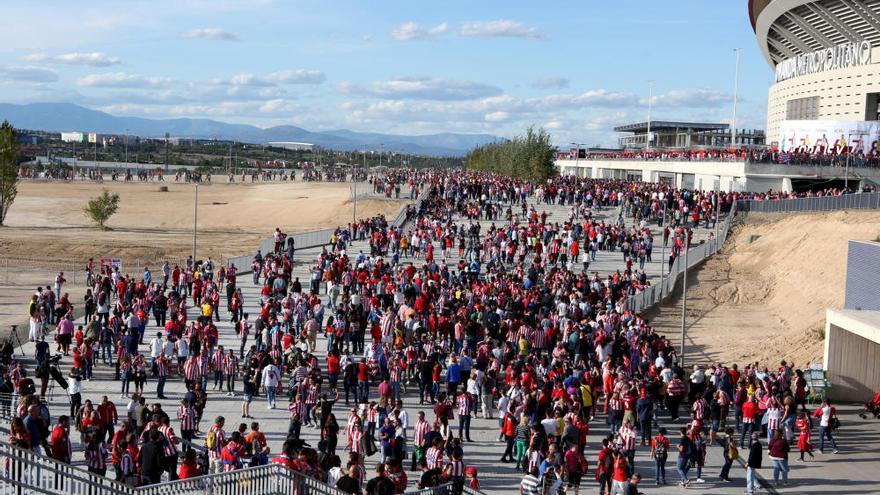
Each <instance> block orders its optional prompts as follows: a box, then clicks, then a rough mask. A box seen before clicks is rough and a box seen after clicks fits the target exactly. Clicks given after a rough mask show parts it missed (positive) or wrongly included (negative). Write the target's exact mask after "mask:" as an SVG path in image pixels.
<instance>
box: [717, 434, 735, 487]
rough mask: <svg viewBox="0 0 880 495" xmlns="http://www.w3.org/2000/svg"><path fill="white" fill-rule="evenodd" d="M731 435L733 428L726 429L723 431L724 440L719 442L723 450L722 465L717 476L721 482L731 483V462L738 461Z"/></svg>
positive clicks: (733, 438) (733, 439)
mask: <svg viewBox="0 0 880 495" xmlns="http://www.w3.org/2000/svg"><path fill="white" fill-rule="evenodd" d="M733 435H734V431H733V428H730V427H727V428H726V429H725V430H724V438H722V439H721V441H720V442H719V443H720V444H721V448H722V449H724V450H722V451H721V452H722V456H723V457H724V464H723V465H722V466H721V474H720V476H719V478H721V481H731V479H730V467H731V466H733V461H735V460H737V459H739V450H738V449H737V448H736V438H735V437H734V436H733Z"/></svg>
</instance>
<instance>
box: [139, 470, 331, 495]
mask: <svg viewBox="0 0 880 495" xmlns="http://www.w3.org/2000/svg"><path fill="white" fill-rule="evenodd" d="M291 473H292V471H289V470H287V469H285V468H284V467H282V466H279V465H277V464H267V465H265V466H257V467H251V468H244V469H237V470H235V471H227V472H224V473H218V474H211V475H207V476H198V477H196V478H188V479H185V480H177V481H168V482H164V483H160V484H157V485H149V486H142V487H139V488H137V489H136V490H135V493H137V494H138V495H204V494H210V495H251V494H253V495H256V494H259V495H287V494H292V493H302V494H305V493H310V492H308V491H305V490H302V489H301V488H302V487H303V486H305V485H304V483H303V482H302V481H301V480H300V479H297V478H296V477H295V476H293V475H292V474H291ZM298 488H300V490H299V491H297V489H298ZM332 495H336V494H332Z"/></svg>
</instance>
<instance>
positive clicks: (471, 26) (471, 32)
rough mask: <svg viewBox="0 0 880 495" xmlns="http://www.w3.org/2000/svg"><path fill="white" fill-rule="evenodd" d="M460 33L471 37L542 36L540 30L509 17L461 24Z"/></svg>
mask: <svg viewBox="0 0 880 495" xmlns="http://www.w3.org/2000/svg"><path fill="white" fill-rule="evenodd" d="M458 34H460V35H461V36H466V37H469V38H535V39H537V38H540V37H541V35H540V34H539V33H538V30H537V29H535V28H533V27H529V26H526V25H525V24H523V23H521V22H517V21H511V20H509V19H499V20H497V21H485V22H471V23H466V24H463V25H462V26H461V29H459V31H458Z"/></svg>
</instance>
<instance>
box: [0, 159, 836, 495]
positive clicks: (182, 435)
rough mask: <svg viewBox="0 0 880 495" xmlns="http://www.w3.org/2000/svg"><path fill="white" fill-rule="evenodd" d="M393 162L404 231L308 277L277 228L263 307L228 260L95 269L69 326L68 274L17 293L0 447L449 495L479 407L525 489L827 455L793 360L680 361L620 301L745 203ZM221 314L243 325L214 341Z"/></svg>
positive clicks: (347, 247)
mask: <svg viewBox="0 0 880 495" xmlns="http://www.w3.org/2000/svg"><path fill="white" fill-rule="evenodd" d="M397 174H398V175H396V176H386V177H376V178H375V180H374V182H373V185H374V187H375V190H376V191H377V192H378V191H385V192H386V194H390V193H389V192H388V191H389V188H390V189H391V190H394V189H396V186H395V185H396V184H401V183H409V185H410V187H411V188H412V189H418V190H423V191H425V194H422V195H421V196H420V197H421V199H420V201H418V202H417V204H416V205H414V206H413V208H412V210H411V214H410V215H409V218H410V221H409V222H407V223H405V224H404V225H402V226H399V225H392V224H390V223H389V222H388V221H387V220H386V219H385V218H384V217H382V216H377V217H374V218H368V219H364V220H361V221H359V222H357V223H354V224H348V225H344V226H341V227H339V228H338V229H336V232H335V233H334V234H333V235H332V237H331V238H330V239H329V242H328V244H327V245H326V246H325V247H324V248H323V249H322V250H321V252H320V254H318V255H317V256H316V257H315V258H314V259H313V260H312V261H311V262H309V264H308V266H307V267H305V268H307V269H308V274H309V275H308V277H309V280H308V281H307V282H306V281H300V279H299V277H298V276H297V275H296V273H300V272H296V273H295V270H299V269H301V268H303V267H300V266H298V265H297V262H296V259H295V258H294V254H295V251H296V247H295V246H293V245H292V244H288V243H287V242H286V241H285V239H284V238H283V237H279V238H278V239H276V243H275V249H274V250H273V251H272V252H268V253H261V252H257V254H256V256H255V257H254V259H253V264H252V267H251V269H252V270H253V275H252V281H253V282H254V283H255V284H256V285H258V286H259V287H260V288H261V289H260V293H259V298H258V300H249V301H245V300H244V296H243V294H242V291H241V287H240V280H239V277H238V273H237V271H238V268H237V267H235V266H234V265H233V266H229V267H216V266H214V263H213V261H211V260H207V261H204V262H200V261H194V260H192V259H189V260H187V262H186V263H185V266H180V267H173V268H172V267H170V266H165V267H163V268H162V273H161V275H158V276H153V274H152V273H151V272H150V271H149V270H148V269H145V271H144V273H143V274H138V275H137V276H126V275H123V274H121V273H119V271H118V270H114V269H112V267H104V268H102V269H100V270H98V269H96V270H95V273H94V275H93V276H92V277H91V281H92V283H91V287H90V292H89V293H88V294H87V295H86V299H85V300H84V304H83V309H84V311H83V312H82V313H80V314H82V315H83V317H84V318H83V320H82V323H79V324H77V323H75V316H77V314H78V311H75V308H74V304H73V303H72V302H71V301H70V300H69V298H67V299H65V297H66V295H64V293H63V288H64V283H65V280H64V276H63V274H59V277H57V278H56V281H55V282H56V283H55V287H54V290H52V288H51V287H46V288H45V289H40V290H39V291H38V293H36V294H34V297H33V300H32V303H31V306H32V307H31V309H30V315H29V316H30V317H31V318H32V321H33V320H34V319H35V318H36V324H33V325H32V327H31V334H30V338H31V339H32V340H34V341H35V342H34V348H35V352H34V364H31V363H25V362H22V361H16V360H14V359H13V358H12V356H11V353H7V354H3V355H2V356H3V361H4V363H5V369H4V373H2V381H3V385H2V386H5V387H7V389H9V390H10V391H13V390H14V391H15V392H16V393H17V394H18V402H17V403H16V404H14V405H13V408H14V411H15V413H14V419H13V421H12V423H11V428H10V437H9V439H10V443H13V444H14V445H16V446H18V447H20V448H22V449H28V450H32V451H34V452H42V453H47V454H49V455H51V456H52V457H54V458H55V459H58V460H60V461H63V462H70V461H71V459H72V456H73V453H74V452H73V445H74V442H72V441H71V436H72V435H74V433H73V431H76V432H78V433H79V436H80V439H79V442H78V443H77V445H78V448H79V449H81V450H82V451H83V453H84V457H85V459H86V462H87V465H88V468H89V470H91V471H93V472H95V473H99V474H104V473H106V472H107V468H108V464H110V465H112V468H113V470H115V479H118V480H120V481H123V482H126V483H130V484H150V483H156V482H159V481H160V480H161V479H162V477H163V474H164V473H167V475H166V478H167V479H168V480H173V479H177V478H186V477H191V476H196V475H199V474H203V473H218V472H225V471H233V470H236V469H239V468H242V467H244V466H257V465H262V464H266V463H274V464H279V465H282V466H285V467H287V468H289V469H291V470H293V471H295V472H298V473H300V474H301V475H302V476H306V477H313V478H315V479H317V480H320V481H323V482H326V483H328V484H331V485H333V486H335V487H337V488H339V489H340V490H342V491H344V492H346V493H364V494H367V495H373V494H385V493H403V492H404V491H405V490H406V489H408V488H411V487H412V486H413V485H415V486H417V487H419V488H423V487H430V486H436V485H438V484H442V483H449V484H450V485H451V487H452V490H453V491H454V493H461V492H462V491H463V490H465V487H466V486H467V487H469V488H473V489H478V488H479V484H480V482H479V480H478V473H477V467H478V466H476V464H475V463H474V462H472V461H470V458H471V455H470V454H471V453H472V452H473V449H471V448H469V447H470V445H469V444H471V442H472V436H471V424H472V423H471V422H472V419H475V418H480V419H481V420H482V421H483V422H484V424H485V422H489V424H493V425H496V424H497V428H498V436H497V440H498V441H499V442H503V445H504V453H503V455H502V457H501V459H500V461H501V462H502V463H509V464H511V465H512V466H514V467H515V469H517V470H520V471H521V472H522V477H521V478H519V477H518V478H515V479H513V478H512V479H511V480H509V482H510V484H511V486H513V485H514V484H516V483H517V481H518V480H521V483H520V486H519V489H520V491H521V492H522V493H524V494H537V493H554V494H555V493H558V492H561V491H563V490H567V491H568V492H569V493H577V492H579V491H580V490H582V489H583V490H585V489H586V488H584V487H585V486H586V485H588V484H589V485H592V488H591V489H598V490H599V493H600V494H609V495H610V494H620V493H623V494H626V495H631V494H637V493H639V491H640V490H641V486H642V485H640V483H641V482H642V480H643V479H648V478H651V479H652V481H653V482H655V483H656V484H657V485H661V484H665V483H667V478H666V465H667V460H668V458H669V456H670V455H671V456H672V457H673V458H674V461H673V462H672V464H674V469H675V471H676V473H677V478H678V484H679V485H680V486H681V487H682V488H687V487H689V486H693V485H694V484H699V483H702V482H703V480H705V479H706V478H708V477H709V476H708V474H704V468H708V467H709V466H707V452H708V449H709V448H711V447H713V446H715V445H720V448H722V449H723V450H722V452H723V459H724V461H725V462H724V464H723V465H721V466H717V468H719V469H720V474H719V475H718V479H719V480H722V481H729V480H730V479H731V477H732V476H733V475H732V474H731V466H732V463H733V461H735V460H736V459H737V458H739V456H740V454H739V450H740V449H743V451H744V452H743V454H742V456H743V458H744V459H747V461H748V462H747V466H748V470H747V472H746V479H747V482H748V485H747V490H748V491H749V492H750V493H751V492H753V491H754V490H755V473H756V472H757V471H758V470H759V469H761V468H762V460H763V459H764V457H765V456H764V443H762V441H761V440H760V439H761V438H767V440H768V441H767V447H768V450H767V453H768V456H769V459H770V460H771V461H772V464H773V466H774V478H776V479H779V478H780V477H781V481H780V482H781V483H787V482H788V478H787V473H788V471H789V468H788V456H789V450H790V448H791V447H790V446H792V445H796V447H797V449H798V450H799V451H800V452H801V459H804V454H806V455H808V456H810V459H812V458H813V455H814V454H813V449H812V437H811V432H812V431H813V430H814V429H815V428H816V427H818V434H819V437H820V438H819V442H820V445H819V452H820V453H821V452H823V449H824V442H825V441H826V440H828V441H829V443H830V445H831V446H832V448H833V449H834V452H836V451H837V445H836V443H835V442H836V441H835V439H834V436H833V431H834V422H835V418H836V412H835V409H834V408H833V407H832V406H831V405H829V404H827V403H825V404H823V405H822V407H820V408H818V409H816V410H815V411H809V410H808V409H807V400H806V399H807V393H808V389H807V382H806V380H805V378H804V376H803V373H802V372H801V371H800V370H799V369H797V368H796V367H795V366H794V364H793V363H787V362H786V361H781V362H780V363H779V365H778V366H775V365H774V366H772V368H771V367H770V364H769V363H765V364H762V363H748V364H743V365H741V366H738V365H737V364H734V363H701V364H699V365H694V366H692V367H690V368H689V369H687V370H686V369H685V368H684V367H683V366H682V363H680V361H679V359H678V356H677V352H676V349H675V347H674V346H673V345H672V344H671V343H670V341H669V340H668V339H667V338H666V337H665V336H664V335H661V334H659V333H657V332H656V331H655V329H654V328H653V327H652V326H651V324H650V322H649V321H648V320H646V319H645V318H644V317H643V316H642V315H640V314H633V313H632V312H631V311H629V310H627V309H626V305H625V304H624V303H625V300H626V298H627V297H628V296H629V295H632V294H635V293H637V292H639V291H640V290H642V289H643V288H644V287H646V286H648V285H649V284H651V278H650V277H649V276H648V273H647V271H646V269H645V263H646V262H650V261H651V260H652V256H654V255H656V252H655V251H654V250H655V249H656V248H657V247H658V246H660V243H661V242H662V243H663V245H664V246H666V247H668V248H669V252H670V253H671V256H672V257H673V259H674V257H675V256H678V255H679V254H680V252H681V250H683V249H686V247H687V246H688V245H689V244H690V242H691V240H692V235H693V232H694V230H695V229H697V228H698V227H699V226H700V225H711V224H712V223H714V222H716V221H718V218H719V214H721V213H723V212H726V211H728V210H729V208H730V206H731V204H732V203H733V201H736V200H738V199H741V198H744V197H748V196H749V195H747V194H743V193H729V194H728V193H715V192H701V191H690V190H679V189H675V188H671V187H668V186H666V185H663V184H649V183H638V182H631V181H625V180H598V179H579V178H574V177H555V178H553V179H550V180H548V181H547V182H546V183H540V184H531V183H528V182H525V181H521V180H518V179H512V178H504V177H499V176H494V175H488V174H478V173H442V172H415V171H408V172H399V173H397ZM546 205H562V206H569V214H568V217H567V218H552V217H551V216H549V215H547V214H546V213H545V212H544V211H543V210H542V209H543V208H544V207H545V206H546ZM657 225H659V226H661V229H660V231H661V232H662V235H661V236H658V238H656V239H655V235H656V234H655V229H654V228H652V226H657ZM279 233H280V230H279ZM361 243H365V244H366V247H365V248H360V247H358V246H364V244H361ZM356 251H357V252H356ZM610 252H614V253H616V254H614V257H617V258H618V259H619V260H620V265H619V269H617V270H615V271H614V272H610V273H605V274H599V273H598V272H596V271H592V272H591V271H590V264H591V263H593V262H594V261H595V260H596V257H597V254H598V253H610ZM160 278H161V280H160ZM224 296H225V304H221V302H223V301H224V299H223V297H224ZM90 298H91V299H90ZM246 308H254V309H252V310H251V311H247V310H246ZM77 309H78V308H77ZM220 319H227V320H230V321H231V322H232V325H233V328H234V331H235V334H234V335H224V336H222V338H221V335H220V334H219V331H218V326H217V324H218V321H219V320H220ZM44 322H45V323H44ZM53 327H54V328H53ZM53 332H54V335H53ZM52 337H54V339H55V342H54V343H50V342H49V341H48V340H51V338H52ZM47 339H48V340H47ZM221 340H222V341H223V342H221ZM319 340H324V341H325V342H326V346H324V345H323V344H322V345H319ZM230 342H234V343H235V345H230ZM223 343H225V344H226V345H225V346H224V345H223ZM53 345H54V346H55V347H56V352H59V353H60V354H61V357H60V359H59V358H54V357H53V356H52V352H51V350H52V346H53ZM6 347H7V346H3V347H0V351H2V350H3V349H5V348H6ZM325 349H326V350H325ZM59 361H60V364H61V365H63V366H64V367H65V369H69V370H70V373H69V374H68V375H67V377H69V380H67V379H66V378H65V377H63V376H62V377H61V378H62V379H64V380H65V381H68V383H66V387H65V388H66V389H67V391H68V392H69V396H70V398H71V407H70V414H69V415H63V416H60V417H58V418H57V419H54V420H53V418H51V417H50V416H49V411H48V408H47V407H46V405H45V403H43V402H42V401H41V399H42V398H45V397H46V393H47V391H46V388H47V386H51V383H52V382H53V381H61V380H57V375H58V373H53V366H56V368H55V369H57V366H58V364H57V363H58V362H59ZM101 366H106V367H107V368H108V372H109V373H111V374H112V375H113V378H115V379H117V380H119V382H120V400H121V401H123V402H127V405H124V406H123V407H120V408H119V410H118V409H117V406H116V405H115V404H114V403H113V401H112V400H110V397H111V396H112V394H107V393H105V394H102V395H103V396H102V397H101V399H100V401H98V400H96V401H94V402H93V401H92V400H90V399H87V400H85V401H82V381H83V380H86V381H88V380H90V379H91V378H92V377H93V374H94V372H95V369H97V368H99V367H101ZM31 376H34V377H35V378H37V379H39V380H41V387H40V390H39V391H38V390H37V389H36V383H35V382H34V381H33V379H32V378H31ZM168 380H179V381H182V382H183V383H184V384H185V387H186V392H185V394H183V396H182V397H181V398H180V400H179V402H178V403H177V404H172V405H171V408H169V407H168V405H169V402H168V401H167V400H165V401H164V402H163V400H164V399H166V397H165V395H164V393H163V392H164V387H165V384H166V382H167V381H168ZM132 382H133V383H134V390H133V391H132V389H131V383H132ZM147 382H155V390H150V388H151V387H146V386H145V384H146V383H147ZM239 386H240V387H241V388H239ZM152 396H155V397H156V399H157V401H156V402H153V401H152V400H151V401H150V402H152V403H151V404H148V403H147V400H148V397H150V398H152ZM221 396H232V397H240V398H241V400H242V403H241V423H240V424H238V425H237V426H236V425H235V424H234V422H233V421H232V420H231V418H227V417H224V416H222V415H215V416H214V417H210V416H209V417H208V419H206V418H205V417H204V416H205V415H206V414H207V411H209V410H210V409H211V407H210V404H211V402H212V401H211V399H212V398H214V399H215V400H216V398H217V397H221ZM258 397H261V398H264V399H265V407H266V408H267V410H269V411H273V410H276V409H280V410H282V411H285V412H282V414H286V415H287V416H288V418H289V422H288V424H289V426H288V435H287V440H286V441H285V442H284V444H283V446H282V448H281V450H280V452H277V454H276V455H273V452H272V451H271V450H270V449H269V445H268V444H267V442H266V439H265V435H264V434H263V433H262V432H261V431H260V428H259V424H258V423H257V422H254V421H252V419H253V418H252V417H251V407H252V405H253V401H254V400H255V399H256V398H258ZM416 401H418V404H419V405H420V406H423V405H424V406H428V407H430V409H429V410H428V412H427V413H426V412H425V411H421V410H420V411H419V412H418V413H417V414H415V415H414V416H415V417H412V416H411V415H410V412H409V411H408V410H407V406H409V407H411V408H412V407H415V404H416ZM343 403H344V405H345V406H344V409H342V408H343ZM163 404H165V406H166V409H167V410H166V409H163ZM340 410H345V411H346V412H345V413H342V414H341V415H340V417H338V418H337V412H339V411H340ZM432 412H433V414H431V413H432ZM304 427H313V428H316V429H317V430H318V431H320V438H321V440H320V442H319V443H318V444H317V445H315V446H314V447H313V446H310V445H308V444H306V443H305V442H304V441H303V440H302V438H301V436H302V435H301V434H302V432H303V428H304ZM591 428H592V429H593V432H592V434H591V431H590V430H591ZM596 430H598V432H597V431H596ZM746 449H747V452H748V453H747V454H746ZM639 451H642V452H645V453H647V452H650V455H651V458H652V459H653V461H654V464H655V469H654V470H652V472H650V473H649V472H638V469H637V466H636V462H635V460H636V454H637V452H639ZM200 452H203V453H205V454H207V459H206V460H205V461H206V462H200V461H199V453H200ZM180 455H183V461H182V464H180V465H178V458H179V456H180ZM371 458H372V459H374V460H376V465H375V468H374V469H373V470H371V469H369V468H368V459H371ZM370 471H374V472H375V475H374V476H373V477H370V475H369V474H368V472H370ZM408 471H409V473H415V474H417V475H418V476H417V481H416V482H415V483H412V482H410V481H409V478H410V476H413V475H412V474H408ZM692 471H694V475H693V476H692V475H691V472H692ZM413 477H416V476H413ZM590 478H593V479H594V480H595V482H593V481H588V479H590Z"/></svg>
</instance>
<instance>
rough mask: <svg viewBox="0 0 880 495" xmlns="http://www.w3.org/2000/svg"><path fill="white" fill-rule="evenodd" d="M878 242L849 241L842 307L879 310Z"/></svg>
mask: <svg viewBox="0 0 880 495" xmlns="http://www.w3.org/2000/svg"><path fill="white" fill-rule="evenodd" d="M878 280H880V243H878V242H870V241H849V249H848V252H847V255H846V293H845V294H846V295H845V297H844V303H843V307H844V308H846V309H859V310H864V311H880V286H878V285H877V281H878Z"/></svg>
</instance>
